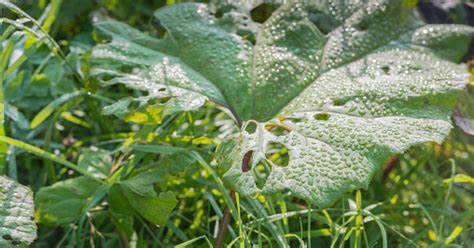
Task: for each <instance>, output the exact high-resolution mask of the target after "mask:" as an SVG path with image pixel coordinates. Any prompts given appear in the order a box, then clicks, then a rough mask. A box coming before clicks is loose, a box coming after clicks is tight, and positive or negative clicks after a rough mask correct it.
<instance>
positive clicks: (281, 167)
mask: <svg viewBox="0 0 474 248" xmlns="http://www.w3.org/2000/svg"><path fill="white" fill-rule="evenodd" d="M259 6H260V7H261V6H264V7H265V8H268V9H269V10H270V11H264V12H263V14H261V13H260V15H258V16H256V15H255V13H254V11H255V9H256V8H258V7H259ZM415 7H416V1H409V0H369V1H339V0H335V1H332V0H328V1H283V2H281V3H273V2H271V3H261V1H211V3H180V4H174V5H169V6H166V7H163V8H159V9H158V10H156V11H155V12H154V18H155V19H156V22H154V24H153V25H155V26H156V29H157V30H161V31H160V32H161V34H162V37H161V38H158V37H156V36H154V35H150V34H147V33H145V32H142V31H140V30H139V29H136V28H134V27H132V26H130V25H128V24H126V23H124V22H119V21H116V20H112V19H107V18H102V19H101V20H99V21H96V22H95V23H94V32H95V37H96V38H97V39H98V40H101V41H102V42H101V43H99V44H97V45H95V46H94V47H93V48H92V50H91V53H90V58H88V63H90V68H89V70H88V77H90V80H97V81H100V82H101V84H102V85H103V86H104V87H108V86H110V85H115V84H121V85H124V86H126V87H127V88H130V89H133V90H138V91H142V92H143V94H135V95H133V96H132V95H130V96H128V97H126V98H122V99H117V100H116V101H115V102H114V103H112V104H110V105H108V106H106V107H105V108H103V110H102V114H103V115H106V116H116V117H119V118H121V119H123V120H125V121H127V122H132V123H137V124H143V125H144V126H145V128H144V129H143V130H141V131H140V132H139V134H138V136H140V135H141V137H146V135H147V134H146V130H148V129H146V126H150V125H157V124H158V125H162V126H163V125H169V123H170V121H171V122H172V121H174V120H175V118H169V117H170V116H175V115H176V114H178V113H181V112H186V113H191V112H193V111H198V109H201V108H206V103H207V102H212V103H214V104H215V105H217V106H218V109H220V110H222V112H224V113H226V114H227V115H228V116H229V118H231V119H232V120H233V121H234V127H233V128H230V129H228V130H233V131H231V132H226V134H225V136H224V138H222V139H216V141H214V142H215V143H218V146H217V148H216V149H215V150H213V153H212V154H211V157H213V159H211V160H213V162H214V163H213V164H214V165H215V167H209V166H207V165H206V168H207V169H209V170H212V171H215V172H219V173H220V174H219V173H217V174H213V176H214V179H215V180H216V181H217V182H221V180H223V184H222V185H225V186H226V188H224V189H228V190H229V191H230V196H229V197H227V196H226V197H227V198H226V199H228V200H229V199H232V200H233V201H234V202H235V204H236V205H237V208H236V207H235V206H233V207H231V208H230V209H229V208H227V209H226V210H225V211H223V216H222V217H221V218H220V222H219V221H217V222H216V223H215V225H216V231H215V232H216V233H215V235H213V236H215V237H216V241H215V245H216V246H217V247H222V246H223V244H224V241H225V240H226V235H227V233H226V232H227V229H228V228H227V226H228V225H229V221H230V218H231V217H230V216H231V215H232V216H234V219H235V221H236V222H237V224H238V225H240V224H242V223H241V221H242V220H241V219H240V217H236V212H235V211H240V210H239V209H240V200H239V199H240V198H242V197H248V198H257V199H258V197H260V196H262V195H263V196H266V195H282V196H283V197H284V198H291V199H297V200H295V201H296V202H297V203H298V204H299V203H301V202H304V203H306V204H307V205H309V206H313V207H317V208H319V209H324V208H328V207H331V206H332V205H333V204H334V202H336V201H337V200H340V199H341V198H342V197H344V195H345V194H346V193H347V192H352V191H354V190H359V189H367V187H368V186H369V183H370V181H371V179H372V177H373V176H374V174H375V173H376V172H377V171H379V170H380V169H381V167H382V166H383V164H384V163H385V162H386V161H387V160H388V159H389V158H390V157H392V156H393V155H397V154H402V153H404V152H405V151H407V150H408V149H409V148H410V147H412V146H415V145H419V144H422V143H427V142H435V143H438V144H441V143H442V142H443V140H444V139H445V137H446V136H447V135H448V134H449V132H450V130H451V129H452V127H453V126H452V125H453V124H452V122H451V110H452V108H453V106H454V104H455V102H456V99H457V96H458V95H459V94H460V93H461V92H462V91H463V90H464V89H465V87H466V85H467V84H468V83H469V75H470V74H469V71H468V70H467V67H466V65H464V64H459V63H460V61H461V59H462V57H463V56H464V54H465V53H466V51H467V50H468V47H469V44H470V42H471V37H472V36H473V35H474V28H472V27H469V26H465V25H461V24H425V23H423V21H422V19H421V18H420V16H419V14H418V12H417V11H415ZM114 89H115V88H114ZM190 125H192V123H191V124H190ZM194 134H195V135H197V136H206V133H198V134H196V133H194ZM147 140H149V141H150V140H152V139H150V138H147ZM144 147H146V149H145V148H144ZM132 148H133V149H136V150H139V151H142V152H151V153H160V154H161V153H163V154H172V155H170V156H172V158H170V159H169V163H168V164H173V163H177V162H176V161H180V162H179V163H180V165H182V166H183V168H184V167H186V166H188V165H189V166H191V164H196V163H198V164H201V165H202V164H205V162H202V161H201V160H202V158H201V157H199V155H198V153H197V152H193V151H188V152H186V153H177V151H181V150H179V149H180V148H178V147H172V146H169V147H168V148H163V147H161V146H156V147H155V148H156V149H165V150H159V151H153V149H154V146H143V145H142V146H140V145H138V146H135V147H133V146H132ZM166 149H168V150H166ZM173 149H175V150H173ZM100 154H102V155H100ZM108 156H110V155H108V153H107V152H106V151H103V150H94V151H92V152H91V151H90V150H89V151H87V152H85V153H84V155H83V157H82V159H81V160H80V161H79V164H78V166H79V167H81V163H83V164H85V165H84V166H83V168H87V166H88V165H87V164H94V168H95V169H94V170H92V171H91V169H84V170H87V171H86V172H87V173H86V174H85V176H90V177H93V178H96V180H95V181H94V182H92V183H91V182H89V183H86V182H85V181H84V182H80V181H81V180H86V177H84V176H82V177H78V178H74V179H67V180H64V181H62V182H60V183H56V184H54V185H56V186H54V185H53V186H51V188H48V189H41V190H40V191H39V192H38V193H37V194H36V197H37V198H38V199H42V200H37V202H38V206H39V208H38V210H37V211H38V213H39V215H38V216H39V217H40V219H39V220H40V222H41V217H43V223H48V222H52V223H58V220H57V219H48V218H50V217H51V216H50V215H48V211H49V212H51V211H52V210H51V209H56V210H55V211H61V210H60V209H59V208H60V207H59V206H52V205H54V203H53V202H54V195H58V194H64V193H65V190H66V189H65V188H67V190H70V191H74V189H75V188H76V187H79V186H78V185H81V184H87V185H88V186H87V187H84V188H81V189H82V191H81V192H79V193H78V194H76V198H77V199H76V200H82V201H83V200H85V199H86V198H87V197H90V196H91V195H94V197H92V200H90V199H89V201H88V206H89V207H88V208H85V207H84V206H82V207H81V206H78V207H77V208H72V210H73V211H74V212H75V213H76V214H78V215H79V214H81V213H84V209H90V207H92V206H93V205H94V204H98V203H99V202H100V199H102V198H101V197H104V196H105V195H108V206H109V207H110V208H111V209H112V212H111V214H112V217H113V221H114V223H117V226H119V227H120V228H121V230H122V231H123V232H124V233H125V234H126V235H127V236H128V237H131V236H132V235H135V236H136V233H135V234H133V233H134V232H133V224H131V223H133V220H131V219H130V218H131V217H130V215H132V214H133V211H135V212H138V213H139V214H140V215H141V216H142V217H143V218H144V219H145V220H147V221H150V222H152V223H155V224H159V225H165V224H166V225H167V226H169V225H170V222H169V221H168V223H167V216H168V215H169V214H170V213H171V212H172V211H173V209H174V208H175V206H176V205H177V204H178V205H179V200H177V199H176V198H175V196H174V194H173V193H172V192H169V191H167V192H162V193H159V194H157V193H156V192H155V191H154V188H153V184H156V183H161V182H164V181H166V179H165V174H166V173H169V171H170V170H168V169H167V168H168V167H167V166H168V164H167V163H166V162H163V164H164V165H163V166H162V168H161V169H158V170H153V171H152V172H150V173H148V174H147V173H142V174H137V176H136V177H133V178H131V179H127V180H122V181H121V180H119V179H117V178H119V177H120V176H118V175H116V174H117V173H116V174H114V176H109V175H108V173H107V172H108V171H115V169H116V168H115V167H114V166H117V165H116V164H113V163H112V159H111V158H110V157H108ZM136 156H138V159H136V158H135V157H134V161H131V162H130V164H131V165H130V166H132V165H133V166H134V165H136V163H138V162H137V161H140V159H141V157H140V156H139V155H136ZM121 159H122V158H121ZM81 161H85V162H81ZM160 163H161V162H160ZM97 164H99V166H96V165H97ZM169 167H170V168H172V166H171V165H169ZM114 168H115V169H114ZM163 168H164V169H163ZM127 170H128V167H125V169H123V171H122V172H121V173H126V171H127ZM90 173H92V174H93V175H89V174H90ZM97 178H98V179H97ZM0 179H2V178H0ZM2 180H3V179H2ZM101 180H105V183H104V182H102V181H101ZM0 182H2V181H1V180H0ZM47 191H48V193H46V192H47ZM54 192H56V193H54ZM53 193H54V194H53ZM222 193H225V194H227V192H222ZM99 196H100V197H99ZM357 196H358V197H359V198H360V192H359V191H358V193H357ZM298 199H299V200H298ZM359 200H360V199H359ZM359 200H358V201H357V202H356V203H355V204H356V205H357V206H358V209H359V210H358V211H360V201H359ZM48 204H49V205H48ZM230 204H231V205H233V204H234V203H230ZM46 208H49V210H48V211H46V212H44V214H41V213H42V212H41V211H42V209H46ZM72 210H71V211H72ZM132 210H133V211H132ZM216 211H217V210H216ZM53 212H54V211H53ZM44 218H46V219H44ZM84 218H85V217H84ZM284 218H286V217H284ZM373 219H376V217H373ZM0 220H1V217H0ZM62 220H63V221H65V222H64V223H61V224H65V223H68V222H71V221H72V219H71V220H67V219H62ZM376 220H378V219H376ZM300 221H301V220H300ZM356 222H357V223H358V225H361V223H362V220H361V219H356ZM0 223H2V221H0ZM328 223H329V224H331V223H332V221H328ZM377 223H379V222H377ZM219 224H220V225H219ZM300 225H301V226H302V224H301V223H300ZM1 228H3V227H2V226H0V234H3V229H1ZM258 228H260V226H259V227H258ZM331 228H333V229H331V232H333V233H334V232H341V233H344V232H345V231H344V228H343V227H341V229H338V227H337V226H335V225H333V226H331ZM308 233H309V232H308ZM308 235H309V234H308ZM347 235H350V234H346V236H347ZM355 235H360V229H357V228H356V229H355ZM346 236H345V239H347V238H346ZM287 238H288V237H287ZM4 239H5V237H4ZM135 239H136V237H135ZM206 239H207V238H206ZM259 239H260V236H259ZM132 240H133V237H132ZM244 240H245V239H244V238H243V236H242V234H240V235H239V237H237V238H236V239H234V240H233V241H231V243H230V245H232V244H236V242H239V243H240V244H241V245H246V244H248V245H250V243H248V242H249V241H244ZM309 240H310V237H309ZM30 242H31V241H30ZM192 242H194V240H193V241H192ZM226 242H227V241H226ZM259 242H260V243H259V244H260V245H262V243H261V240H260V241H259ZM275 242H276V243H277V244H278V245H282V244H284V242H283V241H275ZM308 242H310V241H308ZM334 242H336V241H334ZM187 244H188V243H183V247H184V246H185V245H187ZM189 244H191V243H189ZM306 245H308V246H311V243H307V244H306ZM332 245H335V243H333V244H332ZM351 245H352V246H353V247H360V241H359V243H358V242H356V243H354V244H352V243H351ZM386 245H387V244H386V240H384V246H386ZM341 247H342V246H341Z"/></svg>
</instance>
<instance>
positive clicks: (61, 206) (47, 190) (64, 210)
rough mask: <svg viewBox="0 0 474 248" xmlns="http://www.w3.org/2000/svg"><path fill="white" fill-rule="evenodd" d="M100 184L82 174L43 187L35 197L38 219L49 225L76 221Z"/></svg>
mask: <svg viewBox="0 0 474 248" xmlns="http://www.w3.org/2000/svg"><path fill="white" fill-rule="evenodd" d="M99 186H100V183H98V182H96V181H94V180H91V179H89V178H87V177H84V176H80V177H75V178H71V179H66V180H64V181H60V182H57V183H55V184H53V185H51V186H47V187H42V188H41V189H40V190H39V191H38V193H36V197H35V203H36V213H35V216H36V217H35V219H36V221H37V222H39V223H43V224H47V225H64V224H69V223H72V222H74V221H75V220H76V219H77V218H78V217H79V216H80V214H81V211H82V209H83V208H84V207H86V206H87V204H88V202H89V201H90V200H91V197H92V196H93V195H94V193H95V192H96V191H97V189H98V188H99Z"/></svg>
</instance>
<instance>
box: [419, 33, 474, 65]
mask: <svg viewBox="0 0 474 248" xmlns="http://www.w3.org/2000/svg"><path fill="white" fill-rule="evenodd" d="M472 36H474V28H473V27H470V26H466V25H459V24H449V25H448V24H431V25H425V26H423V27H421V28H419V29H418V30H416V32H415V33H414V34H413V36H412V41H413V44H416V45H422V46H426V47H429V48H431V49H432V50H433V52H434V53H435V54H436V55H438V56H439V57H441V58H444V59H447V60H451V61H453V62H460V61H461V59H462V57H463V56H464V55H465V54H466V53H467V51H468V49H469V44H470V42H471V38H472Z"/></svg>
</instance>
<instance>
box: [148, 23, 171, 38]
mask: <svg viewBox="0 0 474 248" xmlns="http://www.w3.org/2000/svg"><path fill="white" fill-rule="evenodd" d="M151 26H152V32H151V35H152V36H153V37H155V38H163V37H164V36H165V35H166V33H167V32H168V30H166V28H165V27H164V26H163V25H161V21H160V19H158V18H154V19H153V25H151Z"/></svg>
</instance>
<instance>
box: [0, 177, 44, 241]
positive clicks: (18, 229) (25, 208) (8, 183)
mask: <svg viewBox="0 0 474 248" xmlns="http://www.w3.org/2000/svg"><path fill="white" fill-rule="evenodd" d="M33 215H34V204H33V192H32V191H31V190H30V189H29V188H28V187H26V186H23V185H21V184H19V183H17V182H15V181H13V180H12V179H9V178H7V177H4V176H0V247H17V246H22V247H27V246H28V245H29V244H30V243H31V242H33V240H34V239H35V238H36V224H35V222H34V221H33Z"/></svg>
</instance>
